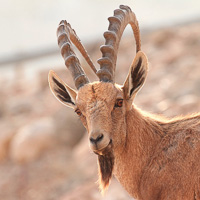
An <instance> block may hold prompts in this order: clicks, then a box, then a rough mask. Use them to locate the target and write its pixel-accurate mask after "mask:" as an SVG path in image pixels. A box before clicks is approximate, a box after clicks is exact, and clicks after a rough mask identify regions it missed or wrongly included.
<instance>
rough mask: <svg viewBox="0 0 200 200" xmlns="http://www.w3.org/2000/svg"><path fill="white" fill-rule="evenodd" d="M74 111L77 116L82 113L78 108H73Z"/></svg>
mask: <svg viewBox="0 0 200 200" xmlns="http://www.w3.org/2000/svg"><path fill="white" fill-rule="evenodd" d="M75 112H76V114H77V115H78V116H81V115H82V112H81V111H80V110H79V109H78V108H77V109H76V110H75Z"/></svg>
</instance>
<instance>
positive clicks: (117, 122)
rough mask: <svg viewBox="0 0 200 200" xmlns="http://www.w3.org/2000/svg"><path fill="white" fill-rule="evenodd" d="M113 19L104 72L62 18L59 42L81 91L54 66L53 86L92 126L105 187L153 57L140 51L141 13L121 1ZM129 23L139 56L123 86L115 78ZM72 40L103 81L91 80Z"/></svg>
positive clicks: (89, 128)
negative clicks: (148, 57)
mask: <svg viewBox="0 0 200 200" xmlns="http://www.w3.org/2000/svg"><path fill="white" fill-rule="evenodd" d="M108 20H109V22H110V24H109V27H108V31H106V32H105V33H104V37H105V45H103V46H101V48H100V49H101V52H102V58H100V59H99V60H98V63H99V64H100V69H99V70H98V71H97V70H96V68H95V67H94V64H93V63H92V61H91V59H90V58H89V56H88V54H87V52H86V50H85V49H84V47H83V45H82V44H81V42H80V40H79V38H78V37H77V35H76V33H75V31H74V30H73V29H72V28H71V26H70V25H69V24H68V23H67V22H66V21H61V23H60V25H59V27H58V30H57V35H58V44H59V46H60V48H61V54H62V56H63V58H64V60H65V64H66V66H67V68H68V69H69V70H70V72H71V74H72V76H73V78H74V81H75V86H76V88H77V91H75V90H73V89H72V88H70V87H69V86H68V85H66V84H65V83H64V82H63V81H62V80H61V79H60V78H59V77H58V76H57V75H56V74H55V73H54V72H53V71H50V73H49V83H50V88H51V91H52V93H53V94H54V96H55V97H56V98H57V99H58V100H59V101H60V102H61V103H62V104H64V105H66V106H68V107H71V108H73V109H74V110H75V112H76V113H77V114H78V115H79V116H80V119H81V121H82V123H83V124H84V126H85V127H86V129H87V131H88V134H89V143H90V148H91V149H92V151H94V152H95V153H96V154H98V158H99V165H100V178H101V184H102V187H103V189H104V188H105V187H106V186H107V185H108V183H109V180H110V177H111V175H112V169H113V165H114V152H115V150H117V151H122V150H123V148H124V146H125V144H126V113H127V112H128V111H129V110H130V108H131V106H132V101H133V99H134V97H135V96H136V94H137V92H138V90H139V89H140V88H141V87H142V85H143V83H144V81H145V78H146V75H147V58H146V56H145V55H144V53H143V52H142V51H140V33H139V26H138V22H137V19H136V17H135V14H134V13H133V12H132V11H131V9H130V8H129V7H127V6H120V8H119V9H116V10H115V11H114V16H112V17H109V18H108ZM128 24H130V25H131V27H132V29H133V32H134V36H135V40H136V56H135V58H134V60H133V63H132V65H131V67H130V70H129V73H128V75H127V78H126V80H125V82H124V84H123V86H120V85H118V84H116V83H115V82H114V76H115V68H116V61H117V52H118V47H119V43H120V39H121V36H122V34H123V31H124V29H125V28H126V26H127V25H128ZM70 41H72V42H73V43H74V45H75V46H76V47H77V48H78V49H79V50H80V52H81V53H82V55H83V56H84V58H85V59H86V61H87V62H88V64H89V65H90V66H91V68H92V69H93V71H94V72H95V74H96V75H97V76H98V77H99V81H97V82H93V83H90V82H89V80H88V78H87V77H86V75H85V73H84V71H83V69H82V68H81V66H80V63H79V60H78V58H77V57H76V55H75V53H74V52H73V50H72V49H71V42H70Z"/></svg>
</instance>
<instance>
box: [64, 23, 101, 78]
mask: <svg viewBox="0 0 200 200" xmlns="http://www.w3.org/2000/svg"><path fill="white" fill-rule="evenodd" d="M67 27H68V30H69V35H70V40H71V41H72V43H73V44H74V45H75V46H76V48H77V49H78V50H79V51H80V53H81V54H82V56H83V57H84V58H85V60H86V62H87V63H88V65H89V66H90V67H91V69H92V70H93V71H94V73H95V74H96V72H97V70H96V67H95V66H94V64H93V62H92V60H91V58H90V56H89V55H88V53H87V51H86V49H85V47H84V46H83V45H82V43H81V40H80V39H79V37H78V36H77V35H76V32H75V30H74V29H72V28H71V25H70V24H69V23H67Z"/></svg>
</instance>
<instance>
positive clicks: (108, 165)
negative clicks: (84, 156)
mask: <svg viewBox="0 0 200 200" xmlns="http://www.w3.org/2000/svg"><path fill="white" fill-rule="evenodd" d="M98 165H99V187H100V190H101V193H102V194H104V192H105V190H106V189H107V188H108V186H109V184H110V179H111V178H112V174H113V167H114V155H113V151H112V148H106V149H105V150H104V151H103V152H102V154H101V155H100V154H98Z"/></svg>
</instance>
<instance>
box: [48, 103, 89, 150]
mask: <svg viewBox="0 0 200 200" xmlns="http://www.w3.org/2000/svg"><path fill="white" fill-rule="evenodd" d="M52 117H53V119H54V123H55V126H56V133H57V136H56V137H57V139H58V140H59V142H60V143H62V144H64V145H66V146H68V147H74V146H75V145H76V144H77V143H78V142H79V141H80V140H81V138H82V137H83V136H84V133H85V132H86V131H85V128H84V127H83V125H82V123H81V121H80V120H79V118H78V117H77V116H76V113H74V111H73V110H72V109H70V108H66V107H65V106H62V107H61V109H60V110H58V111H57V112H56V113H55V115H54V116H52Z"/></svg>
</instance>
